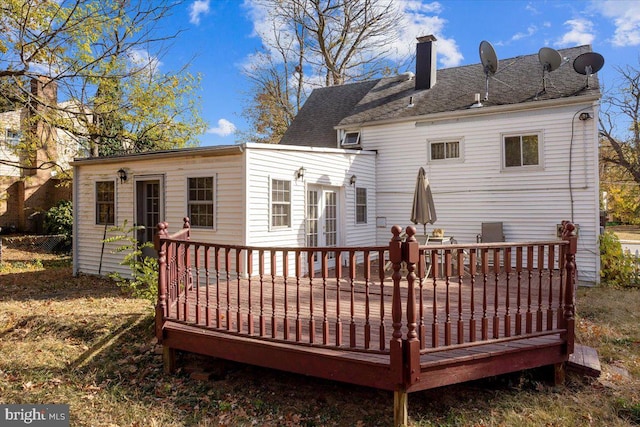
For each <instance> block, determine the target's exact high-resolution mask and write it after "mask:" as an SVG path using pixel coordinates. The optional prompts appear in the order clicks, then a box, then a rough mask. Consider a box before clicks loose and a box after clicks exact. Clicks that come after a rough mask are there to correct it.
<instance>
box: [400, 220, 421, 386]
mask: <svg viewBox="0 0 640 427" xmlns="http://www.w3.org/2000/svg"><path fill="white" fill-rule="evenodd" d="M406 232H407V236H408V237H407V239H406V241H405V243H404V247H403V259H404V261H405V262H406V263H407V270H408V273H407V307H406V311H407V340H406V342H405V370H406V371H405V384H407V385H408V386H409V385H412V384H415V383H417V382H418V381H419V380H420V340H419V339H418V332H417V330H416V329H417V322H416V311H417V310H416V295H415V283H416V273H415V270H416V264H417V263H418V262H419V261H420V248H419V244H418V241H417V240H416V238H415V234H416V228H415V227H413V226H409V227H407V229H406Z"/></svg>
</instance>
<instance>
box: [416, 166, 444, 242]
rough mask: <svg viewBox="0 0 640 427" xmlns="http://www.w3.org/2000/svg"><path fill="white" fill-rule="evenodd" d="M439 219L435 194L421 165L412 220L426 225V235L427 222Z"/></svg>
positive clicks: (430, 222) (425, 232)
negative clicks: (434, 200) (434, 198)
mask: <svg viewBox="0 0 640 427" xmlns="http://www.w3.org/2000/svg"><path fill="white" fill-rule="evenodd" d="M437 219H438V217H437V215H436V206H435V204H434V203H433V195H432V194H431V186H430V185H429V179H428V178H427V174H426V172H425V171H424V168H422V167H421V168H420V170H419V171H418V179H417V180H416V189H415V191H414V193H413V208H412V209H411V222H413V223H414V224H422V225H423V226H424V234H425V235H426V234H427V224H433V223H434V222H436V220H437Z"/></svg>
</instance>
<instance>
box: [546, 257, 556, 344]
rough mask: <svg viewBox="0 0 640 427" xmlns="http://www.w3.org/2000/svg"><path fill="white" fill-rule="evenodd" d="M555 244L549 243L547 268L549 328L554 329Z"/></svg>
mask: <svg viewBox="0 0 640 427" xmlns="http://www.w3.org/2000/svg"><path fill="white" fill-rule="evenodd" d="M555 264H556V263H555V245H549V257H548V261H547V268H548V269H549V306H548V307H547V330H548V331H550V330H552V329H553V312H554V310H553V266H554V265H555Z"/></svg>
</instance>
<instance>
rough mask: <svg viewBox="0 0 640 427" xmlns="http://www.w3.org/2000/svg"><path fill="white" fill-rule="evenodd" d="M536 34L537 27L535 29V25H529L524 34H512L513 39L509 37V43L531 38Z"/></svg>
mask: <svg viewBox="0 0 640 427" xmlns="http://www.w3.org/2000/svg"><path fill="white" fill-rule="evenodd" d="M537 32H538V27H536V26H535V25H529V27H528V28H527V31H526V32H520V33H516V34H514V35H513V37H511V41H517V40H521V39H524V38H527V37H531V36H533V35H534V34H535V33H537Z"/></svg>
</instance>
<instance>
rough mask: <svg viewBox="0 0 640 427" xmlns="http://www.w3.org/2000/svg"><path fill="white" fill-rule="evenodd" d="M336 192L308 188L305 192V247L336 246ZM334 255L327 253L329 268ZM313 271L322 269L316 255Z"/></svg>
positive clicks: (331, 265) (321, 188)
mask: <svg viewBox="0 0 640 427" xmlns="http://www.w3.org/2000/svg"><path fill="white" fill-rule="evenodd" d="M338 207H339V206H338V192H337V191H336V190H334V189H332V188H328V187H309V189H308V190H307V246H321V247H331V246H337V245H338V212H339V209H338ZM334 259H335V254H334V253H333V252H331V253H329V267H333V266H334V264H335V262H334ZM314 261H315V262H314V265H315V267H314V268H315V269H316V270H318V269H320V268H321V267H322V259H321V258H320V257H319V256H318V254H316V255H315V257H314Z"/></svg>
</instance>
